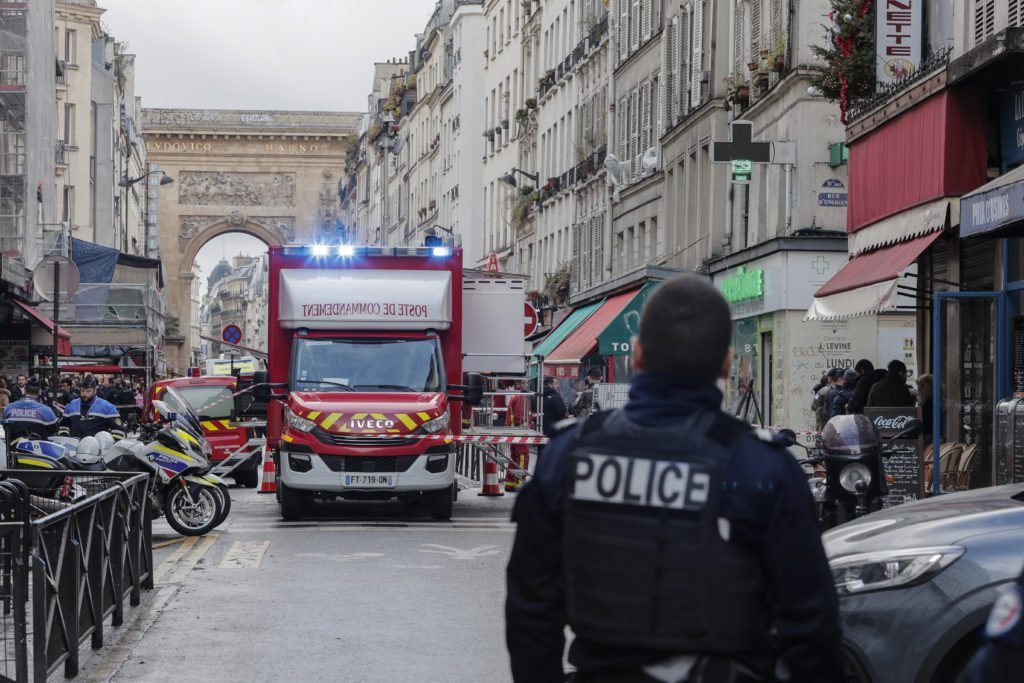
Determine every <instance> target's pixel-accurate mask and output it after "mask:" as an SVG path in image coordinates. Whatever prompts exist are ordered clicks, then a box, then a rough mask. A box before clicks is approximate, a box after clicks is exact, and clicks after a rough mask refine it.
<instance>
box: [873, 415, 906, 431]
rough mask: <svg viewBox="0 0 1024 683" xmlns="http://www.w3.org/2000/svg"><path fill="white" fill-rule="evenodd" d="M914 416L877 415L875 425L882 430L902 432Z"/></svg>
mask: <svg viewBox="0 0 1024 683" xmlns="http://www.w3.org/2000/svg"><path fill="white" fill-rule="evenodd" d="M913 419H914V418H913V417H912V416H910V415H876V416H875V427H876V428H877V429H878V431H880V432H896V433H899V432H902V431H903V430H904V429H906V428H907V427H908V426H909V425H910V421H911V420H913Z"/></svg>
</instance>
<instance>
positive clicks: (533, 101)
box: [523, 97, 537, 111]
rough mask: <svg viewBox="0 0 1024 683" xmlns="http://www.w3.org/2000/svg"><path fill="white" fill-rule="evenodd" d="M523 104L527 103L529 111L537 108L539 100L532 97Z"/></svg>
mask: <svg viewBox="0 0 1024 683" xmlns="http://www.w3.org/2000/svg"><path fill="white" fill-rule="evenodd" d="M523 104H524V105H526V109H527V111H529V110H531V109H536V108H537V100H536V99H534V98H532V97H528V98H526V101H525V102H523Z"/></svg>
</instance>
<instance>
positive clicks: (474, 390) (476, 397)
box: [462, 372, 484, 406]
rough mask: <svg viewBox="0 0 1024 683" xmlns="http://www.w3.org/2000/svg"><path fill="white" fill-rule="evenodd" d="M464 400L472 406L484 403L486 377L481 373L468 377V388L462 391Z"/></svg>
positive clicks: (472, 373) (468, 375)
mask: <svg viewBox="0 0 1024 683" xmlns="http://www.w3.org/2000/svg"><path fill="white" fill-rule="evenodd" d="M462 400H463V401H465V402H466V403H467V404H469V405H471V406H478V405H480V404H481V403H483V401H484V377H483V375H481V374H480V373H479V372H470V373H468V374H467V375H466V387H465V389H463V391H462Z"/></svg>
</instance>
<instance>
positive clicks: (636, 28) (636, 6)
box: [629, 0, 640, 51]
mask: <svg viewBox="0 0 1024 683" xmlns="http://www.w3.org/2000/svg"><path fill="white" fill-rule="evenodd" d="M629 26H630V41H629V49H630V51H633V50H636V49H637V48H639V47H640V0H633V5H632V7H630V9H629Z"/></svg>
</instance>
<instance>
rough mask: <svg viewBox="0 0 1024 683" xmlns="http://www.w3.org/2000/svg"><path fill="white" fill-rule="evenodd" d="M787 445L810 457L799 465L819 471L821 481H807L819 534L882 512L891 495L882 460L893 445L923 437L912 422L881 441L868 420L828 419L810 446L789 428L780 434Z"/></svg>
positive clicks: (917, 424) (918, 425)
mask: <svg viewBox="0 0 1024 683" xmlns="http://www.w3.org/2000/svg"><path fill="white" fill-rule="evenodd" d="M779 433H780V435H782V436H784V437H785V440H786V441H787V442H788V444H787V445H790V446H799V447H800V448H803V449H804V450H806V451H807V455H808V457H807V458H805V459H803V460H800V461H798V462H799V464H801V465H810V466H812V467H819V466H820V467H823V468H824V470H825V476H824V477H823V478H820V477H812V478H811V479H810V480H809V483H810V486H811V493H812V494H813V496H814V505H815V510H816V512H817V515H818V521H819V523H820V524H821V529H822V531H827V530H828V529H831V528H832V527H835V526H838V525H840V524H843V523H845V522H848V521H850V520H852V519H856V518H857V517H863V516H864V515H866V514H868V513H870V512H875V511H877V510H880V509H882V500H883V498H884V497H885V495H886V494H887V493H888V492H889V487H888V485H887V481H886V475H885V462H884V461H885V460H886V459H888V458H889V457H890V456H891V455H892V454H893V451H892V442H894V441H897V440H899V439H914V438H917V437H918V436H919V435H920V433H921V422H920V421H919V420H910V421H909V422H908V423H907V424H906V426H905V428H904V429H903V431H901V432H899V433H897V434H894V435H892V436H890V437H888V438H886V439H883V438H882V436H881V434H880V433H879V431H878V429H877V428H876V427H875V425H874V423H873V422H871V420H870V419H868V418H867V417H865V416H863V415H836V416H835V417H833V418H832V419H831V420H829V421H828V422H827V423H826V424H825V427H824V429H822V432H821V437H820V438H819V440H818V441H817V442H816V443H815V445H814V446H806V445H804V444H801V443H799V442H798V441H797V439H796V434H795V433H794V432H793V431H792V430H790V429H782V430H780V431H779Z"/></svg>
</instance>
